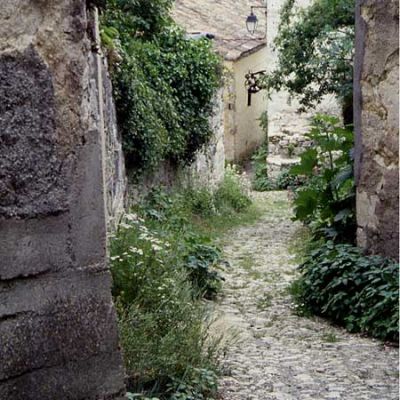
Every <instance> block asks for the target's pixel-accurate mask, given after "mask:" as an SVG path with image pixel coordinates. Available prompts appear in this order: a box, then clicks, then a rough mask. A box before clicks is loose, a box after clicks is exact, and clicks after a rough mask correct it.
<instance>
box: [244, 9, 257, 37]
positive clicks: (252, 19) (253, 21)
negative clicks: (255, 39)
mask: <svg viewBox="0 0 400 400" xmlns="http://www.w3.org/2000/svg"><path fill="white" fill-rule="evenodd" d="M257 24H258V19H257V16H256V15H255V14H254V13H253V11H252V12H251V14H250V15H249V16H248V17H247V19H246V27H247V30H248V31H249V33H250V34H251V35H254V32H255V31H256V29H257Z"/></svg>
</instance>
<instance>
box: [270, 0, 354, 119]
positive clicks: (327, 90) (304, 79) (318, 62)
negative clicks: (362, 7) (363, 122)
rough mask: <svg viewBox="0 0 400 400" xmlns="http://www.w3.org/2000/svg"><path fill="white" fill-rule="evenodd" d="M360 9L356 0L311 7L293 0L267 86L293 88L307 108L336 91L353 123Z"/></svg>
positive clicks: (320, 0)
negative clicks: (354, 60) (355, 55)
mask: <svg viewBox="0 0 400 400" xmlns="http://www.w3.org/2000/svg"><path fill="white" fill-rule="evenodd" d="M354 9H355V2H354V0H314V1H313V2H312V4H311V5H310V6H309V7H306V8H305V9H301V8H299V7H296V6H295V1H294V0H287V1H286V3H285V4H284V6H283V8H282V12H281V22H280V26H279V32H278V35H277V37H276V39H275V48H276V50H277V51H278V54H279V59H278V66H277V68H276V69H275V70H274V71H273V72H272V73H271V74H269V75H267V76H266V79H265V86H266V88H267V89H268V90H277V91H279V90H281V89H285V90H287V91H288V92H289V93H290V95H291V96H293V97H295V98H297V99H298V100H299V102H300V105H301V107H300V110H302V111H304V110H306V109H309V108H312V107H314V106H315V105H317V104H318V103H319V102H320V101H321V100H322V98H323V97H324V96H325V95H327V94H334V95H335V96H337V98H338V99H339V101H340V102H341V104H342V106H343V116H344V120H345V123H346V124H348V123H351V122H352V118H353V115H352V101H353V100H352V91H353V54H354V23H355V21H354V14H355V13H354Z"/></svg>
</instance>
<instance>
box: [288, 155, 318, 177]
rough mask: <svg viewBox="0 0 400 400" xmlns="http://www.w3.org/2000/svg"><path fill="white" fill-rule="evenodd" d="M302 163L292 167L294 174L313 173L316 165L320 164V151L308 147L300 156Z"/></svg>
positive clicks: (291, 170) (308, 174) (307, 174)
mask: <svg viewBox="0 0 400 400" xmlns="http://www.w3.org/2000/svg"><path fill="white" fill-rule="evenodd" d="M300 159H301V161H300V164H299V165H294V166H293V167H292V168H291V169H290V173H291V174H292V175H306V176H310V175H312V174H313V171H314V167H315V166H316V165H317V164H318V152H317V150H316V149H308V150H306V151H304V152H303V153H302V154H301V156H300Z"/></svg>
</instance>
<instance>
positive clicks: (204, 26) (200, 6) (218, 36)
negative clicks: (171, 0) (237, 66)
mask: <svg viewBox="0 0 400 400" xmlns="http://www.w3.org/2000/svg"><path fill="white" fill-rule="evenodd" d="M264 4H265V3H264V2H263V1H262V0H175V6H174V10H173V13H172V16H173V18H174V20H175V21H176V22H177V23H178V24H179V25H181V26H182V27H183V28H184V29H185V30H186V32H188V33H194V32H205V33H211V34H214V35H215V39H214V42H215V47H216V49H217V51H218V52H219V53H220V54H221V55H222V56H223V57H224V58H225V59H227V60H237V59H238V58H240V57H242V56H244V55H246V54H248V53H251V52H253V51H256V50H257V49H258V48H260V47H264V46H265V45H266V39H265V32H266V17H265V10H264V9H256V10H255V13H256V15H257V17H258V21H259V23H258V29H257V32H255V34H254V35H250V34H249V33H248V32H247V29H246V17H247V16H248V15H249V14H250V6H262V5H264Z"/></svg>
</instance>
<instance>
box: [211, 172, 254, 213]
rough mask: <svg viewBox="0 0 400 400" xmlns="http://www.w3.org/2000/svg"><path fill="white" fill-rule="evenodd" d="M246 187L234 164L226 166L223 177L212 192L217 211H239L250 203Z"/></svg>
mask: <svg viewBox="0 0 400 400" xmlns="http://www.w3.org/2000/svg"><path fill="white" fill-rule="evenodd" d="M246 192H247V188H246V184H245V182H244V180H242V178H241V175H240V174H239V173H238V171H237V169H236V168H235V167H234V166H227V168H226V170H225V177H224V180H223V181H222V183H221V184H220V185H219V187H218V188H217V190H216V191H215V193H214V196H215V207H216V209H217V210H218V211H219V212H225V213H230V212H241V211H244V210H245V209H246V208H248V207H249V206H250V204H251V200H250V197H249V195H248V194H247V193H246Z"/></svg>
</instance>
